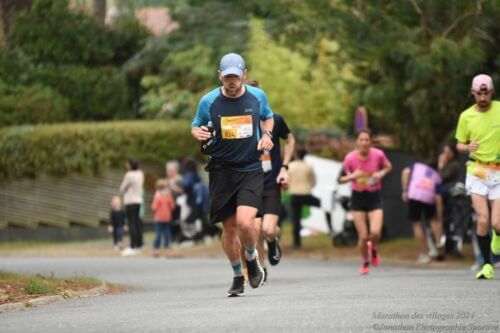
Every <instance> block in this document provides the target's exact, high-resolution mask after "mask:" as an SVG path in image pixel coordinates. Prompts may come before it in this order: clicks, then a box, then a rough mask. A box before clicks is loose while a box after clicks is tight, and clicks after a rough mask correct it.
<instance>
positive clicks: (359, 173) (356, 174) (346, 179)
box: [339, 169, 363, 184]
mask: <svg viewBox="0 0 500 333" xmlns="http://www.w3.org/2000/svg"><path fill="white" fill-rule="evenodd" d="M362 175H363V171H361V170H359V169H357V170H356V171H354V172H353V173H350V174H348V175H345V176H342V177H340V178H339V184H345V183H349V182H350V181H353V180H354V179H357V178H359V177H361V176H362Z"/></svg>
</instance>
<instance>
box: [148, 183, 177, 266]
mask: <svg viewBox="0 0 500 333" xmlns="http://www.w3.org/2000/svg"><path fill="white" fill-rule="evenodd" d="M151 209H152V210H153V212H154V223H155V231H156V237H155V240H154V242H153V256H154V257H158V256H159V249H160V246H161V239H162V238H163V239H164V247H165V248H168V247H170V243H171V241H172V231H171V229H170V226H171V222H172V213H173V211H174V209H175V203H174V198H173V196H172V193H171V192H170V190H169V188H168V187H167V181H166V180H165V179H159V180H157V181H156V193H155V196H154V199H153V204H152V205H151Z"/></svg>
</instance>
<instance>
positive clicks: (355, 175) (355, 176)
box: [349, 169, 363, 179]
mask: <svg viewBox="0 0 500 333" xmlns="http://www.w3.org/2000/svg"><path fill="white" fill-rule="evenodd" d="M349 176H350V177H351V179H358V178H359V177H361V176H363V171H361V170H359V169H356V170H354V172H353V173H351V174H350V175H349Z"/></svg>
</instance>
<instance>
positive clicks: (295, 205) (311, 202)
mask: <svg viewBox="0 0 500 333" xmlns="http://www.w3.org/2000/svg"><path fill="white" fill-rule="evenodd" d="M290 204H291V206H292V221H293V246H294V247H296V248H299V247H300V246H301V242H300V229H301V227H302V226H301V223H300V218H301V215H302V207H303V206H314V207H320V205H321V201H320V200H319V199H318V198H316V197H314V196H312V195H310V194H309V195H292V196H291V198H290Z"/></svg>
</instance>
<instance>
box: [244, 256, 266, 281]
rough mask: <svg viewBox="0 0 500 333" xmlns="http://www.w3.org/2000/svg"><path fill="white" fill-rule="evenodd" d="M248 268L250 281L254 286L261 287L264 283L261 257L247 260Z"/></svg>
mask: <svg viewBox="0 0 500 333" xmlns="http://www.w3.org/2000/svg"><path fill="white" fill-rule="evenodd" d="M245 261H246V263H247V270H248V283H249V284H250V286H251V287H252V288H259V287H260V286H262V284H263V283H264V278H265V275H264V269H263V268H262V266H261V265H260V262H259V258H258V257H255V259H253V260H246V259H245Z"/></svg>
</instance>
